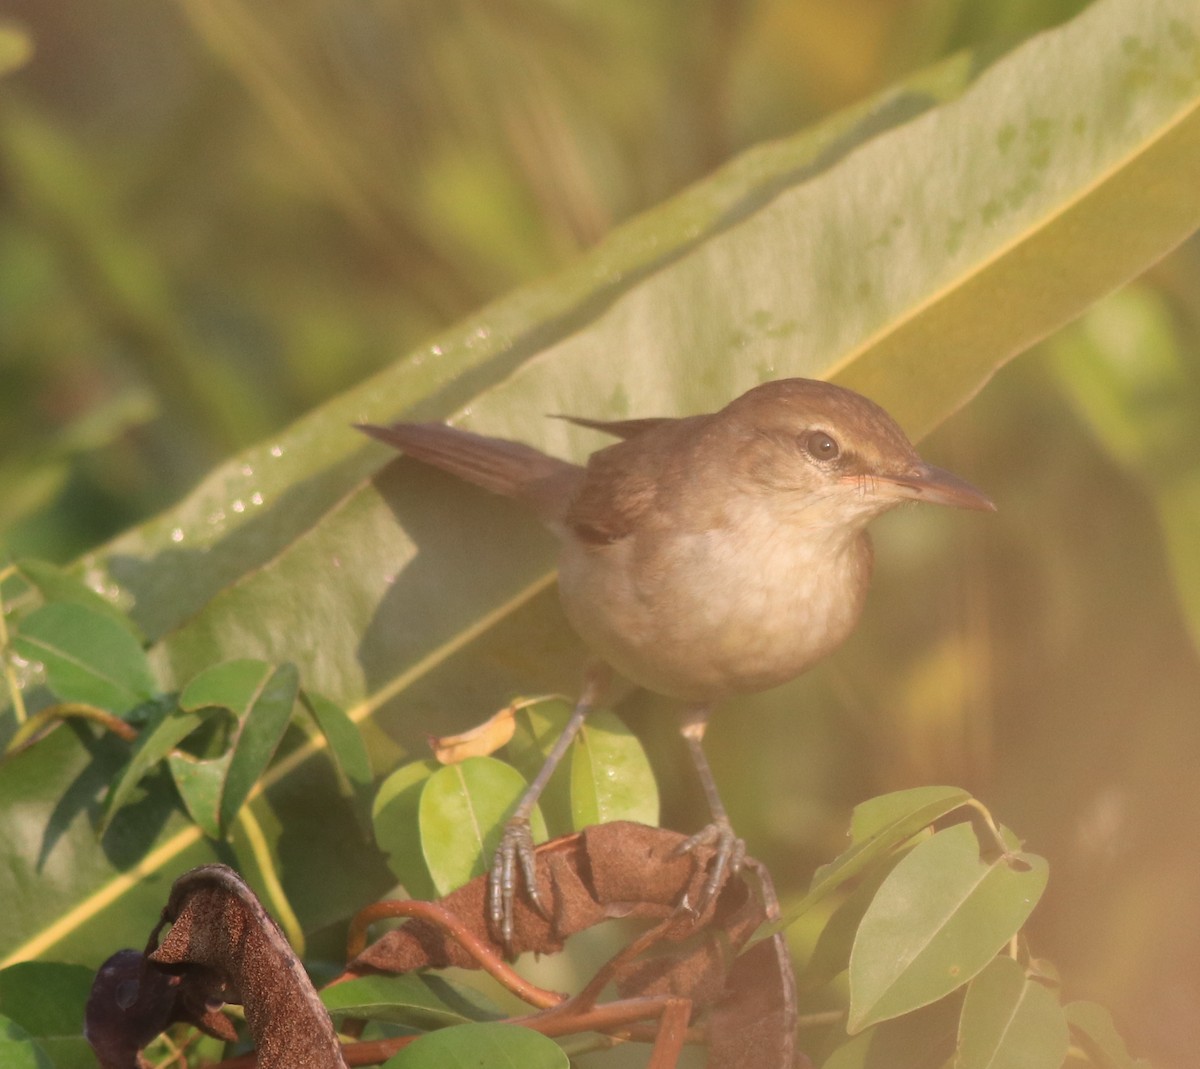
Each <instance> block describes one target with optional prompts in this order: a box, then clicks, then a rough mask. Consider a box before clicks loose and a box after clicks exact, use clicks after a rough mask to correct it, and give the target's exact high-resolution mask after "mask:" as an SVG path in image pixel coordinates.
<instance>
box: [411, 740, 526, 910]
mask: <svg viewBox="0 0 1200 1069" xmlns="http://www.w3.org/2000/svg"><path fill="white" fill-rule="evenodd" d="M525 788H526V783H525V780H524V779H523V778H522V777H521V774H520V773H519V772H517V771H516V769H514V768H511V767H510V766H508V765H506V764H504V762H503V761H497V760H496V759H495V758H493V757H469V758H467V760H465V761H463V762H461V763H460V764H456V765H446V766H445V767H444V768H440V769H438V771H437V772H435V773H434V774H433V775H432V776H430V777H429V779H428V780H427V781H426V783H425V786H424V787H423V788H422V790H421V801H420V807H419V814H418V823H419V826H420V829H421V849H422V850H423V851H424V854H425V862H426V864H427V865H428V866H429V873H430V875H431V876H432V878H433V883H434V886H435V887H436V888H437V892H438V894H439V895H445V894H449V893H450V892H451V891H453V890H454V889H455V888H457V887H461V886H462V885H463V884H465V883H467V882H468V881H470V880H472V879H473V878H474V877H476V876H479V875H482V874H483V873H484V872H486V871H487V870H488V868H489V867H490V866H491V863H492V855H493V854H495V852H496V847H497V846H499V844H500V836H501V834H502V833H503V830H504V822H505V821H506V820H507V819H508V817H509V815H510V814H511V813H512V811H513V810H514V809H515V808H516V807H517V803H518V802H519V801H520V800H521V795H523V794H524V793H525ZM530 824H531V826H532V829H533V839H534V842H541V841H542V840H544V839H545V838H546V825H545V822H544V821H543V820H542V814H541V812H540V811H539V810H537V809H535V810H534V812H533V817H532V819H531V821H530Z"/></svg>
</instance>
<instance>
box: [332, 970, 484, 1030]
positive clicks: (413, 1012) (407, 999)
mask: <svg viewBox="0 0 1200 1069" xmlns="http://www.w3.org/2000/svg"><path fill="white" fill-rule="evenodd" d="M321 1001H322V1002H324V1003H325V1005H326V1007H327V1008H328V1009H329V1012H330V1013H331V1014H333V1015H334V1016H335V1017H365V1018H368V1019H369V1020H372V1021H389V1022H391V1023H392V1024H401V1025H407V1026H408V1027H410V1028H418V1029H433V1028H443V1027H445V1026H446V1025H451V1024H461V1023H464V1022H466V1021H472V1020H476V1019H478V1018H479V1017H480V1016H485V1017H495V1016H500V1013H499V1011H498V1010H497V1009H496V1008H495V1007H494V1006H492V1005H490V1004H489V1003H488V1002H487V1001H486V1000H484V999H483V998H482V996H480V995H479V993H478V992H476V991H474V990H473V989H471V988H468V987H466V985H463V984H452V983H450V982H448V981H446V980H445V979H444V978H441V977H436V976H418V975H410V976H364V977H362V978H360V979H357V980H347V981H345V982H344V983H340V984H334V985H333V986H332V987H327V988H325V990H324V991H322V992H321Z"/></svg>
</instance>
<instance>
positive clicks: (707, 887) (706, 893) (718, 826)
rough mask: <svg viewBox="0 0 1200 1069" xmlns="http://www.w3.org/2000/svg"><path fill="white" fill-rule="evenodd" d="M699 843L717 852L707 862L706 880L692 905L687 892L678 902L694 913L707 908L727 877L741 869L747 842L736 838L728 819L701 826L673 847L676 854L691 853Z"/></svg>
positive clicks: (684, 908)
mask: <svg viewBox="0 0 1200 1069" xmlns="http://www.w3.org/2000/svg"><path fill="white" fill-rule="evenodd" d="M702 846H711V847H714V848H715V851H716V852H715V853H714V855H713V859H712V861H710V862H709V868H708V879H707V880H705V881H704V886H703V887H701V888H700V893H699V894H698V895H697V896H696V902H695V904H694V905H693V904H692V902H691V901H690V900H689V899H688V896H687V894H684V896H683V898H682V899H680V902H679V908H680V909H682V910H683V911H684V912H687V913H692V914H694V915H695V916H699V915H700V914H701V913H703V912H704V911H705V910H706V909H707V908H708V905H709V903H710V902H712V900H713V898H714V897H715V896H716V894H717V892H718V891H719V890H720V889H721V887H722V886H723V885H724V883H725V881H726V879H728V878H729V877H730V876H736V875H737V874H738V873H739V872H741V871H742V862H743V861H745V860H746V844H745V843H744V842H743V841H742V840H741V839H739V838H738V837H737V835H736V834H735V833H734V830H733V828H732V827H731V826H730V824H729V823H728V821H724V822H722V821H714V822H713V823H712V824H709V825H707V826H706V827H703V828H701V829H700V830H699V831H698V832H696V834H695V835H693V836H691V837H690V838H688V839H685V840H684V841H683V842H681V843H680V844H679V845H678V846H677V847H676V848H675V851H674V852H675V856H676V857H678V856H680V855H682V854H693V853H695V852H696V850H697V849H699V848H700V847H702Z"/></svg>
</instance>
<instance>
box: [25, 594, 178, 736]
mask: <svg viewBox="0 0 1200 1069" xmlns="http://www.w3.org/2000/svg"><path fill="white" fill-rule="evenodd" d="M12 645H13V647H14V648H15V649H16V650H17V652H18V653H20V654H21V656H22V657H25V658H26V659H28V660H30V661H38V662H40V663H41V664H42V665H44V666H45V669H46V682H47V684H48V685H49V687H50V689H51V690H52V691H54V693H55V694H56V695H57V696H58V697H59V698H61V699H62V700H63V701H71V702H86V703H87V704H89V705H96V706H99V707H100V708H102V709H108V710H110V711H112V712H114V713H117V714H122V713H127V712H129V711H130V710H131V709H132V708H134V706H136V705H140V704H141V703H142V702H144V701H146V700H147V699H149V698H150V697H151V696H152V695H153V694H154V693H155V691H156V689H157V688H156V686H155V682H154V677H153V675H152V674H151V672H150V665H149V662H148V661H147V660H146V654H145V653H144V652H143V650H142V647H141V644H140V643H139V642H138V640H137V639H136V638H134V637H133V635H131V634H130V632H129V630H128V629H127V628H126V627H123V626H121V625H120V624H118V623H117V622H115V621H114V620H113V618H112V616H111V615H110V614H109V613H107V612H98V611H96V610H95V609H92V608H89V607H87V606H85V605H80V604H75V603H72V602H50V603H49V604H46V605H42V606H40V607H39V608H37V609H34V610H33V612H31V613H30V614H29V615H28V616H26V617H25V618H24V619H23V620H21V622H20V624H19V625H18V629H17V632H16V634H15V635H13V637H12Z"/></svg>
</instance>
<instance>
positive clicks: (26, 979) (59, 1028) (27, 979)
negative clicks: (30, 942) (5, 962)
mask: <svg viewBox="0 0 1200 1069" xmlns="http://www.w3.org/2000/svg"><path fill="white" fill-rule="evenodd" d="M95 978H96V972H95V970H94V969H89V968H87V967H86V966H83V965H64V964H59V963H50V962H35V961H29V962H22V963H21V964H20V965H12V966H10V967H9V968H7V969H2V970H0V1014H3V1015H4V1016H5V1017H7V1018H8V1019H9V1020H11V1021H14V1022H15V1023H16V1024H19V1025H20V1026H21V1027H22V1028H24V1029H25V1031H26V1032H28V1033H29V1034H30V1035H31V1036H39V1037H41V1036H65V1035H78V1034H80V1033H81V1032H82V1031H83V1009H84V1006H85V1004H86V1003H87V999H88V995H89V994H90V993H91V990H92V981H93V980H94V979H95Z"/></svg>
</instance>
